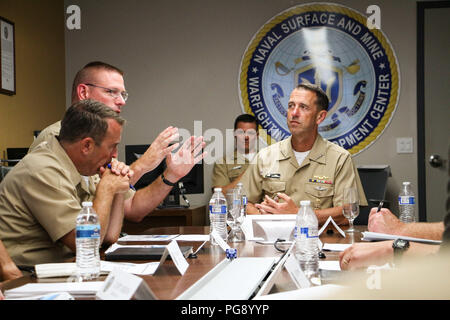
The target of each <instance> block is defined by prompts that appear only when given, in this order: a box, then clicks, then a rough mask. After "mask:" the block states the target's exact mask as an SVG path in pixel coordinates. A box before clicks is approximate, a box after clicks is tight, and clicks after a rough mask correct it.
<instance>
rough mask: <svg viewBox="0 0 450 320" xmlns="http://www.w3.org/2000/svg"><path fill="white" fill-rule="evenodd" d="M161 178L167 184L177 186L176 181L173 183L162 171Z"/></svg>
mask: <svg viewBox="0 0 450 320" xmlns="http://www.w3.org/2000/svg"><path fill="white" fill-rule="evenodd" d="M161 179H162V181H163V182H164V183H165V184H167V185H168V186H171V187H175V186H176V185H177V184H176V182H175V183H173V182H170V181H169V180H167V179H166V177H164V172H163V173H161Z"/></svg>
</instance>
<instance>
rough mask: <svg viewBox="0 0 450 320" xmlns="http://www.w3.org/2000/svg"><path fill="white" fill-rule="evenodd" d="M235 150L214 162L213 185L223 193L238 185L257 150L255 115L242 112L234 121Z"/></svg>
mask: <svg viewBox="0 0 450 320" xmlns="http://www.w3.org/2000/svg"><path fill="white" fill-rule="evenodd" d="M234 137H235V150H234V153H233V154H230V155H226V156H224V157H223V158H222V159H220V160H219V161H216V163H214V168H213V176H212V185H213V188H222V192H223V194H226V193H227V190H229V189H233V188H234V187H236V185H237V183H238V182H239V180H240V179H241V177H242V175H243V174H244V172H245V170H247V168H248V166H249V164H250V162H251V161H252V160H253V157H254V156H255V155H256V152H257V141H258V124H257V122H256V119H255V117H254V116H252V115H250V114H241V115H240V116H238V117H237V118H236V120H235V121H234Z"/></svg>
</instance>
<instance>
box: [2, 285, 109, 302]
mask: <svg viewBox="0 0 450 320" xmlns="http://www.w3.org/2000/svg"><path fill="white" fill-rule="evenodd" d="M103 284H104V282H103V281H89V282H58V283H28V284H26V285H23V286H21V287H17V288H14V289H11V290H6V291H5V299H21V298H29V299H33V298H36V297H39V296H42V295H47V294H49V293H61V292H67V293H68V294H70V295H71V296H73V297H75V298H93V297H95V295H96V293H97V291H98V290H100V289H101V288H102V287H103Z"/></svg>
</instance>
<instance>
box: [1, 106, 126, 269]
mask: <svg viewBox="0 0 450 320" xmlns="http://www.w3.org/2000/svg"><path fill="white" fill-rule="evenodd" d="M123 123H124V120H123V119H122V118H121V117H120V116H118V115H117V114H116V113H115V112H114V111H112V110H111V109H110V108H109V107H107V106H105V105H104V104H102V103H100V102H95V101H93V100H82V101H80V102H79V103H77V104H75V105H73V106H72V107H70V108H69V109H68V110H67V112H66V113H65V116H64V119H63V120H62V127H61V132H60V134H59V137H58V138H57V137H52V138H51V140H50V141H49V142H44V143H42V144H40V145H39V146H37V147H36V148H35V149H34V150H33V151H32V152H31V153H29V154H28V155H27V156H25V157H24V158H23V159H22V160H21V161H20V162H19V163H18V164H17V165H16V166H15V167H14V168H13V170H11V172H9V174H8V175H7V176H6V177H5V179H4V180H3V181H2V183H1V185H0V239H1V240H2V241H3V243H4V245H5V247H6V248H7V250H8V252H9V254H10V255H11V258H12V259H13V260H14V262H15V263H16V264H17V265H25V266H33V265H35V264H39V263H50V262H63V261H64V260H66V259H69V258H72V257H73V256H74V253H75V252H76V245H75V226H76V217H77V216H78V214H79V212H80V210H81V203H82V202H83V201H92V202H93V207H94V209H95V211H96V212H97V214H98V216H99V224H100V228H101V230H100V240H101V242H106V243H113V242H115V241H117V239H118V237H119V233H120V230H121V227H122V221H123V207H124V200H125V194H126V193H127V194H129V192H130V177H132V175H133V172H132V171H130V169H129V167H128V166H126V165H124V164H123V163H120V162H118V161H113V162H111V160H112V158H114V157H117V145H118V144H119V142H120V139H121V134H122V125H123ZM108 163H111V169H105V166H106V165H107V164H108ZM97 173H98V174H100V177H101V178H100V181H99V182H98V184H97V185H96V186H94V183H93V181H92V177H90V178H88V179H85V177H89V176H93V175H95V174H97ZM87 181H89V183H88V182H87Z"/></svg>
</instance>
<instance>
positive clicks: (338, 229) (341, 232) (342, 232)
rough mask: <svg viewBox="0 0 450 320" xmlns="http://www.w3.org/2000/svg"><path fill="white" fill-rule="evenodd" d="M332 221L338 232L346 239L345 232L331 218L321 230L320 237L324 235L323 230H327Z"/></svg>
mask: <svg viewBox="0 0 450 320" xmlns="http://www.w3.org/2000/svg"><path fill="white" fill-rule="evenodd" d="M330 221H331V222H332V223H333V225H334V227H335V228H336V230H337V231H338V232H339V233H340V234H341V235H342V236H343V237H344V238H345V232H344V231H342V229H341V228H339V226H338V225H337V224H336V222H334V220H333V218H332V217H331V216H329V217H328V219H327V221H326V222H325V223H324V224H323V226H322V228H320V230H319V236H320V235H321V234H322V232H323V230H325V228H326V227H327V226H328V224H329V223H330Z"/></svg>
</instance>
